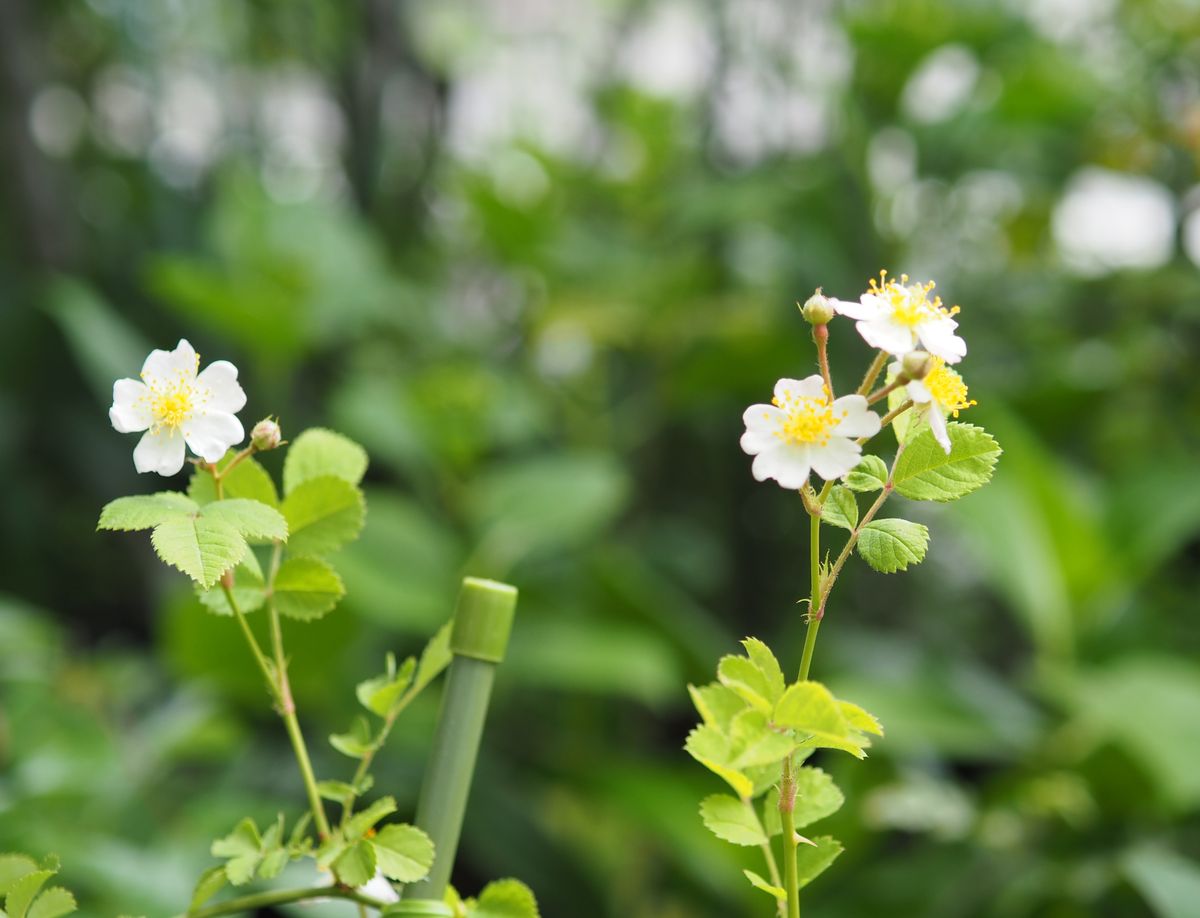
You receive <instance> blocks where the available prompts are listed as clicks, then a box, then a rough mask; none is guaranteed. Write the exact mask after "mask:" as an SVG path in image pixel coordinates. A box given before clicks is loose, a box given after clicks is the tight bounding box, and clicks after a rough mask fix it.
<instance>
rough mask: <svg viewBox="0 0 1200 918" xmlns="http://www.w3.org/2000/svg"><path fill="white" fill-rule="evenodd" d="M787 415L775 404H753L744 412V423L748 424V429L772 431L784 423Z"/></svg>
mask: <svg viewBox="0 0 1200 918" xmlns="http://www.w3.org/2000/svg"><path fill="white" fill-rule="evenodd" d="M785 417H786V415H785V414H784V413H783V412H782V411H780V410H779V409H778V408H776V407H775V406H774V405H751V406H750V407H749V408H747V409H746V410H745V411H743V412H742V423H743V424H745V425H746V430H753V431H756V432H760V431H766V432H771V431H774V430H775V429H776V428H777V427H778V426H779V425H780V424H782V423H783V420H784V418H785Z"/></svg>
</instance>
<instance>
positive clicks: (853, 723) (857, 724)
mask: <svg viewBox="0 0 1200 918" xmlns="http://www.w3.org/2000/svg"><path fill="white" fill-rule="evenodd" d="M838 707H839V708H840V709H841V711H842V716H843V717H845V718H846V723H847V724H849V725H850V728H851V729H853V730H861V731H862V732H863V733H874V734H875V735H876V736H883V724H881V723H880V722H879V718H877V717H876V716H875V715H874V714H869V713H867V712H866V711H864V710H863V709H862V708H860V707H859V706H858V705H856V704H854V703H853V702H851V701H839V702H838Z"/></svg>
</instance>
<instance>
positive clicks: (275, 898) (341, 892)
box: [176, 886, 386, 918]
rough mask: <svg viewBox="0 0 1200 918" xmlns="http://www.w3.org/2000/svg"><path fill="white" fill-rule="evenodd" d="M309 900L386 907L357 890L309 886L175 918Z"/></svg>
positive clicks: (211, 916) (233, 901)
mask: <svg viewBox="0 0 1200 918" xmlns="http://www.w3.org/2000/svg"><path fill="white" fill-rule="evenodd" d="M306 899H348V900H350V901H351V902H357V903H358V904H359V906H360V907H362V906H369V907H370V908H374V909H383V908H384V907H385V905H386V903H384V902H380V901H379V900H378V899H373V898H372V897H371V896H365V895H363V894H362V893H360V892H358V891H357V890H355V889H346V888H345V887H342V886H308V887H305V888H304V889H285V890H273V891H270V892H260V893H251V894H250V895H248V896H239V897H238V898H236V899H230V900H229V901H228V902H220V903H218V904H217V905H210V906H209V907H208V908H201V909H196V910H195V911H190V912H187V913H186V914H185V915H177V916H176V918H216V916H218V915H234V914H237V913H239V912H249V911H253V910H254V909H257V908H263V907H265V906H270V905H286V904H287V903H289V902H303V901H304V900H306Z"/></svg>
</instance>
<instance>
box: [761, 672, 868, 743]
mask: <svg viewBox="0 0 1200 918" xmlns="http://www.w3.org/2000/svg"><path fill="white" fill-rule="evenodd" d="M771 719H772V721H773V722H774V723H775V724H776V725H778V726H782V727H790V728H791V729H793V730H795V731H796V738H797V739H798V740H799V741H800V742H801V744H802V745H807V746H811V747H816V748H822V747H823V748H828V749H842V750H844V751H846V752H849V753H850V754H851V755H854V756H856V757H858V758H860V759H861V758H864V757H865V755H866V753H864V752H863V747H864V746H865V745H866V744H867V743H866V738H865V737H864V736H863V735H862V734H861V733H859V732H858V731H856V730H854V729H852V728H851V727H850V725H849V724H848V723H847V722H846V717H845V715H844V714H843V713H842V711H841V708H839V707H838V704H837V701H836V700H835V699H834V697H833V695H831V694H830V692H829V689H827V688H825V686H823V685H821V683H819V682H797V683H795V684H794V685H792V686H789V688H788V690H787V691H786V692H784V694H783V697H782V698H781V699H779V703H778V704H777V705H775V711H774V714H773V715H772V718H771Z"/></svg>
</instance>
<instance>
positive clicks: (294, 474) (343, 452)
mask: <svg viewBox="0 0 1200 918" xmlns="http://www.w3.org/2000/svg"><path fill="white" fill-rule="evenodd" d="M366 471H367V452H366V450H364V449H363V448H362V447H361V446H359V445H358V444H357V443H355V442H354V441H353V440H351V439H350V438H348V437H343V436H342V435H341V434H339V433H334V432H333V431H332V430H325V429H324V428H321V427H310V428H309V429H308V430H306V431H304V433H302V434H300V436H298V437H297V438H296V441H295V442H294V443H292V444H291V445H290V446H289V447H288V451H287V458H286V459H285V460H284V462H283V493H284V494H291V493H292V491H294V490H295V489H296V488H297V487H298V486H299V485H301V484H303V483H304V482H306V481H308V480H310V479H312V478H320V477H321V476H323V475H332V476H333V477H335V478H340V479H342V480H343V481H347V482H349V483H350V484H352V485H356V484H358V483H359V482H360V481H362V477H363V475H364V474H366Z"/></svg>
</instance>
